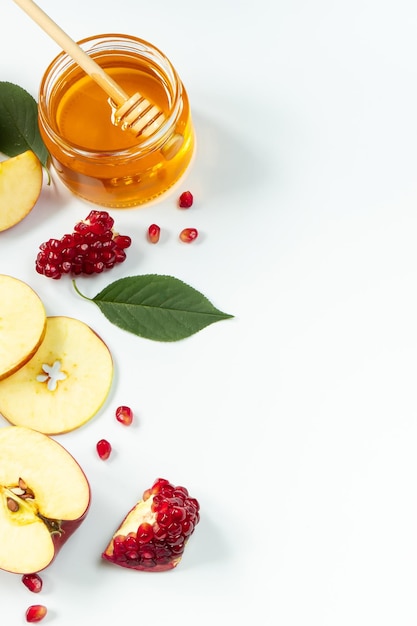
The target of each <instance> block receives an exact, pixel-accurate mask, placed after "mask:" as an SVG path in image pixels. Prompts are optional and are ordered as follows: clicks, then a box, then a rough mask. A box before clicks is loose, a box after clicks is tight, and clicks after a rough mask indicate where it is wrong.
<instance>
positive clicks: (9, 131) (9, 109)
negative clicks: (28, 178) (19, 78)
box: [0, 81, 49, 168]
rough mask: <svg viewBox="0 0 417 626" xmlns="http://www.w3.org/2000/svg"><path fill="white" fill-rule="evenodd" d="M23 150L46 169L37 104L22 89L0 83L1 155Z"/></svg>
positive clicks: (15, 153)
mask: <svg viewBox="0 0 417 626" xmlns="http://www.w3.org/2000/svg"><path fill="white" fill-rule="evenodd" d="M26 150H32V151H33V152H34V153H35V154H36V156H37V157H38V159H39V161H40V162H41V163H42V165H43V166H44V167H45V168H46V167H47V163H48V158H49V153H48V150H47V148H46V146H45V144H44V143H43V140H42V137H41V134H40V132H39V126H38V105H37V102H36V100H35V99H34V98H33V97H32V96H31V95H30V94H29V93H28V92H27V91H25V90H24V89H23V88H22V87H19V86H18V85H14V84H13V83H9V82H2V81H0V152H3V154H5V155H7V156H9V157H14V156H16V155H18V154H21V153H22V152H26Z"/></svg>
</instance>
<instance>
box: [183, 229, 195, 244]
mask: <svg viewBox="0 0 417 626" xmlns="http://www.w3.org/2000/svg"><path fill="white" fill-rule="evenodd" d="M197 237H198V230H197V229H196V228H184V230H182V231H181V232H180V239H181V241H184V242H185V243H191V242H192V241H194V239H197Z"/></svg>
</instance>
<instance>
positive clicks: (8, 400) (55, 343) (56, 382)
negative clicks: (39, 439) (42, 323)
mask: <svg viewBox="0 0 417 626" xmlns="http://www.w3.org/2000/svg"><path fill="white" fill-rule="evenodd" d="M112 379H113V359H112V356H111V354H110V351H109V349H108V347H107V345H106V344H105V343H104V341H103V340H102V339H101V338H100V337H99V336H98V335H97V333H96V332H95V331H94V330H92V328H90V326H88V325H87V324H85V323H84V322H81V321H80V320H77V319H75V318H72V317H65V316H56V317H47V323H46V333H45V337H44V339H43V341H42V343H41V345H40V347H39V348H38V350H37V351H36V353H35V354H34V356H33V357H32V358H31V359H30V360H29V361H28V362H27V363H26V364H25V365H24V366H23V367H21V368H19V369H18V370H17V371H16V372H15V373H14V374H12V375H11V376H8V377H7V378H5V379H3V380H1V381H0V413H1V414H2V415H3V416H4V417H5V418H6V419H7V420H8V421H9V422H10V423H11V424H14V425H16V426H25V427H27V428H32V429H34V430H37V431H39V432H41V433H44V434H47V435H58V434H62V433H66V432H69V431H72V430H75V429H76V428H79V427H80V426H82V425H83V424H85V423H86V422H87V421H88V420H90V419H91V418H92V417H93V416H94V415H95V414H96V413H97V412H98V411H99V409H100V408H101V406H102V405H103V404H104V401H105V400H106V398H107V395H108V393H109V391H110V388H111V384H112Z"/></svg>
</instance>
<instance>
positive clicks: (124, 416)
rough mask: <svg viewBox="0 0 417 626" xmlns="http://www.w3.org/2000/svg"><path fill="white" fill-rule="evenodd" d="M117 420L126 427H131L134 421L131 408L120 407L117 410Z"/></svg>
mask: <svg viewBox="0 0 417 626" xmlns="http://www.w3.org/2000/svg"><path fill="white" fill-rule="evenodd" d="M116 419H117V421H118V422H120V423H121V424H123V425H124V426H130V425H131V423H132V421H133V411H132V409H131V408H130V407H129V406H118V407H117V409H116Z"/></svg>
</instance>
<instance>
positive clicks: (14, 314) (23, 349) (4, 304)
mask: <svg viewBox="0 0 417 626" xmlns="http://www.w3.org/2000/svg"><path fill="white" fill-rule="evenodd" d="M45 332H46V312H45V307H44V305H43V303H42V301H41V299H40V298H39V296H38V295H37V294H36V293H35V292H34V291H33V289H32V288H31V287H29V285H27V284H26V283H24V282H23V281H21V280H19V279H17V278H14V277H13V276H7V275H5V274H1V275H0V381H1V380H2V379H3V378H5V377H7V376H9V375H10V374H12V373H13V372H15V371H16V370H18V369H19V368H20V367H22V365H24V364H25V363H27V361H29V360H30V359H31V358H32V356H33V355H34V354H35V352H36V351H37V350H38V348H39V346H40V344H41V342H42V340H43V338H44V336H45Z"/></svg>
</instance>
